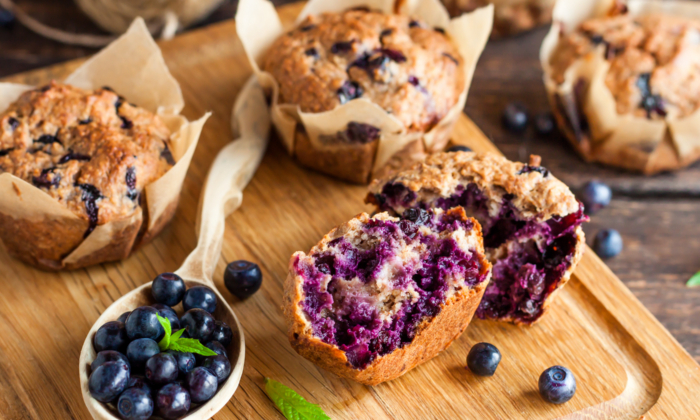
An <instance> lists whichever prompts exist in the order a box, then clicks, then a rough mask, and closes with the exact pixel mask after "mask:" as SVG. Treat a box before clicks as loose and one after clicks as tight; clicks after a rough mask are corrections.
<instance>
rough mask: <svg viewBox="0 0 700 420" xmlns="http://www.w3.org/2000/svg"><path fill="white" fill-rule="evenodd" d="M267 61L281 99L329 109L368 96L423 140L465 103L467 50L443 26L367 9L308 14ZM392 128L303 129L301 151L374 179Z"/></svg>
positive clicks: (334, 168) (305, 158)
mask: <svg viewBox="0 0 700 420" xmlns="http://www.w3.org/2000/svg"><path fill="white" fill-rule="evenodd" d="M261 67H262V70H264V71H266V72H268V73H270V74H271V75H272V77H273V78H274V79H275V80H276V81H277V82H278V83H279V102H280V104H292V105H298V106H299V109H300V110H301V111H302V112H304V113H321V112H325V111H331V110H333V109H335V108H336V107H338V106H340V105H343V104H346V103H348V102H350V101H353V100H356V99H358V98H361V99H365V100H368V101H371V102H372V103H374V104H376V105H378V106H379V107H381V108H382V109H383V110H384V111H385V112H387V113H388V114H390V115H391V116H393V117H395V118H396V120H397V121H398V122H399V124H400V126H399V127H398V129H399V131H401V130H405V131H406V132H407V133H413V134H416V135H418V137H417V139H418V140H420V138H419V137H420V135H421V134H423V133H426V132H428V131H430V130H431V129H432V128H434V127H435V126H436V124H437V123H438V122H439V121H441V120H442V119H443V118H444V117H445V116H446V115H447V114H448V111H449V110H450V109H451V108H452V107H453V106H455V104H457V103H458V101H459V99H460V95H461V94H462V92H463V90H464V87H465V77H464V69H463V67H464V63H463V59H462V56H461V55H460V53H459V51H458V49H457V47H456V45H455V44H454V43H453V42H452V41H451V39H450V38H449V36H448V35H447V34H446V32H445V30H444V29H443V28H433V27H430V26H429V25H427V24H426V23H424V22H421V21H419V20H416V19H413V18H411V17H409V16H406V15H397V14H385V13H382V12H380V11H374V10H369V9H366V8H354V9H350V10H346V11H343V12H339V13H337V12H335V13H322V14H319V15H310V16H308V17H306V18H305V19H304V20H303V21H302V22H301V23H300V24H299V25H298V26H297V27H296V28H295V29H293V30H292V31H290V32H287V33H285V34H283V35H282V36H280V37H279V38H278V39H277V40H276V41H275V42H274V43H273V44H272V45H271V46H270V48H269V50H268V53H266V55H265V59H264V62H263V63H262V66H261ZM385 134H394V133H383V132H382V130H381V128H380V127H376V126H373V125H372V124H368V123H367V122H366V121H365V122H363V121H349V122H348V123H347V126H346V127H345V128H344V129H342V130H339V131H338V132H337V133H332V134H324V135H323V136H322V137H320V138H319V139H317V140H316V141H313V139H311V138H310V137H309V136H308V133H306V132H305V131H304V130H303V128H299V129H298V131H297V134H296V141H295V142H296V146H295V151H294V153H295V156H296V157H297V159H298V160H299V161H300V162H301V163H303V164H304V165H306V166H309V167H312V168H314V169H317V170H320V171H322V172H326V173H330V174H332V175H336V176H339V177H342V178H344V179H347V180H350V181H354V182H359V183H367V182H368V181H369V177H370V173H371V171H372V170H373V163H374V159H375V155H376V154H377V150H378V144H379V140H380V137H381V136H382V135H385ZM445 137H446V136H445ZM446 141H447V138H445V139H444V141H443V140H442V139H441V141H440V142H441V144H442V145H444V143H445V142H446ZM420 143H421V145H420V149H422V147H423V146H422V141H421V142H420Z"/></svg>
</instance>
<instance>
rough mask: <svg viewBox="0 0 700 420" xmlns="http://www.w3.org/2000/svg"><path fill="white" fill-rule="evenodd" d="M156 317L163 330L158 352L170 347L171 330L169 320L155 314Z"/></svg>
mask: <svg viewBox="0 0 700 420" xmlns="http://www.w3.org/2000/svg"><path fill="white" fill-rule="evenodd" d="M156 316H157V317H158V322H160V325H162V326H163V329H164V330H165V335H164V336H163V339H162V340H160V343H158V347H159V348H160V351H165V350H167V349H168V347H169V346H170V334H171V333H172V332H173V330H172V328H171V327H170V320H169V319H168V318H163V317H162V316H160V315H158V314H156Z"/></svg>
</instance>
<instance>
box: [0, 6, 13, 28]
mask: <svg viewBox="0 0 700 420" xmlns="http://www.w3.org/2000/svg"><path fill="white" fill-rule="evenodd" d="M14 23H15V14H14V13H12V12H11V11H10V10H7V9H4V8H2V7H0V27H2V28H9V27H10V26H12V25H13V24H14Z"/></svg>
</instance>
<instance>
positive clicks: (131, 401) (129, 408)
mask: <svg viewBox="0 0 700 420" xmlns="http://www.w3.org/2000/svg"><path fill="white" fill-rule="evenodd" d="M117 411H118V412H119V416H120V417H121V418H122V419H124V420H146V419H148V418H149V417H151V415H152V414H153V400H152V399H151V395H150V394H149V393H147V392H145V391H144V390H142V389H139V388H129V389H127V390H126V391H124V392H122V395H120V396H119V400H117Z"/></svg>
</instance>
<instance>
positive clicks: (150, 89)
mask: <svg viewBox="0 0 700 420" xmlns="http://www.w3.org/2000/svg"><path fill="white" fill-rule="evenodd" d="M57 86H58V87H57ZM60 86H63V88H64V89H65V90H66V91H73V92H86V91H89V92H92V93H91V94H93V93H94V95H93V96H92V97H90V98H89V100H93V99H94V97H96V96H99V95H111V96H109V97H110V98H111V97H114V98H117V97H118V98H119V99H118V101H117V104H118V105H115V108H116V110H117V111H116V115H117V116H118V115H119V112H120V111H119V110H120V109H127V111H122V112H134V118H142V117H143V115H150V116H152V115H153V114H155V115H156V116H157V118H155V117H153V118H154V119H153V121H157V122H158V125H159V127H164V128H163V129H162V130H161V132H165V131H164V130H167V131H168V132H169V133H170V137H169V143H168V141H167V140H163V145H162V146H161V147H163V148H164V149H163V151H162V152H161V158H163V159H166V160H167V161H168V162H169V165H168V166H166V168H167V170H165V169H163V170H162V175H160V176H159V177H158V178H157V179H154V180H151V181H152V182H149V183H148V184H147V185H140V186H139V188H140V190H139V191H136V190H135V189H134V191H133V195H132V196H131V199H132V200H133V201H134V203H138V204H134V206H133V211H131V212H124V213H123V214H120V213H118V212H115V213H114V214H112V215H111V217H110V218H109V220H103V221H99V222H97V221H95V220H99V219H98V218H97V216H95V220H93V219H92V218H91V217H90V210H87V212H88V217H85V216H84V215H83V216H82V217H81V214H78V212H76V211H72V210H71V209H70V208H69V207H68V205H67V204H61V203H60V202H59V199H57V198H54V197H52V196H51V195H49V194H48V193H47V192H46V191H45V190H42V189H41V188H39V187H38V186H37V185H39V186H41V185H42V182H39V181H36V178H34V179H31V178H30V181H31V182H27V181H25V180H23V179H22V178H20V177H17V176H15V175H13V174H12V173H10V171H0V238H1V239H2V241H3V243H4V245H5V248H6V249H7V251H8V252H9V253H10V254H11V255H13V256H14V257H16V258H18V259H21V260H23V261H25V262H27V263H29V264H31V265H33V266H36V267H38V268H42V269H47V270H61V269H75V268H79V267H85V266H89V265H93V264H98V263H103V262H108V261H116V260H120V259H123V258H125V257H127V256H128V255H129V254H130V253H131V251H132V250H134V249H135V248H137V247H138V246H139V245H141V244H143V243H146V242H148V241H149V240H151V239H152V238H153V237H154V236H155V235H157V234H158V233H159V232H160V231H161V230H162V229H163V227H164V226H165V225H166V224H167V223H168V222H169V221H170V220H171V219H172V217H173V215H174V213H175V210H176V208H177V204H178V200H179V196H180V190H181V188H182V184H183V181H184V179H185V175H186V173H187V169H188V167H189V165H190V162H191V160H192V155H193V154H194V150H195V148H196V146H197V142H198V140H199V136H200V133H201V131H202V127H203V126H204V123H205V121H206V120H207V118H208V117H209V114H207V115H205V116H203V117H202V118H200V119H199V120H197V121H194V122H189V121H188V120H187V119H186V118H185V117H183V116H181V115H180V111H181V110H182V108H183V107H184V100H183V97H182V92H181V90H180V86H179V85H178V83H177V81H176V80H175V78H174V77H173V76H172V75H171V74H170V72H169V71H168V68H167V66H166V64H165V61H164V59H163V56H162V55H161V51H160V49H159V48H158V46H157V45H156V43H155V42H154V40H153V38H152V37H151V35H150V34H149V32H148V30H147V28H146V25H145V23H144V22H143V20H142V19H137V20H135V21H134V23H133V24H132V25H131V27H130V28H129V30H128V31H127V32H126V33H125V34H124V35H122V36H121V37H120V38H118V39H117V40H115V41H114V42H113V43H112V44H110V45H109V46H107V47H106V48H105V49H103V50H102V51H101V52H100V53H98V54H97V55H95V56H94V57H92V58H91V59H89V60H88V61H86V62H85V63H84V64H83V65H82V66H80V67H79V68H78V69H77V70H76V71H75V72H73V74H71V75H70V76H69V77H68V78H67V79H66V80H65V81H64V82H63V84H60V85H59V84H57V83H55V82H52V83H51V84H50V85H48V86H47V87H45V88H42V89H37V88H34V87H32V86H25V85H18V84H11V83H0V113H5V112H6V111H8V109H10V110H11V109H13V108H10V107H11V106H13V104H14V103H15V102H16V101H18V99H20V100H26V98H27V97H31V95H33V93H31V92H36V95H38V96H41V93H40V92H48V91H50V90H51V89H54V88H55V89H61V87H60ZM112 89H113V90H112ZM30 91H31V92H30ZM95 92H96V93H95ZM112 92H114V93H112ZM25 94H26V95H25ZM117 94H118V95H117ZM27 95H29V96H27ZM98 99H99V98H98ZM97 102H99V100H96V102H90V103H89V104H91V105H90V106H96V105H94V104H95V103H97ZM127 104H128V106H126V105H127ZM131 104H136V105H131ZM125 106H126V108H125ZM120 107H122V108H120ZM91 109H92V110H94V108H91ZM92 110H91V111H88V112H90V113H91V114H90V115H93V114H92V112H93V111H92ZM143 110H145V111H143ZM141 111H143V112H141ZM112 112H113V113H114V111H112ZM50 115H51V116H52V118H53V117H55V119H56V120H57V121H65V120H67V119H69V118H72V117H68V116H66V115H63V114H59V115H53V114H50ZM5 119H6V120H7V119H8V118H7V117H6V118H5ZM10 120H14V121H12V122H13V123H14V124H15V125H17V124H18V123H17V122H16V121H17V120H16V119H14V118H10ZM123 121H124V122H123V126H122V128H131V127H132V126H131V124H133V122H132V121H129V120H124V119H123ZM139 121H141V120H139ZM91 122H92V120H88V121H85V122H83V121H81V122H80V125H82V124H88V125H89V124H90V123H91ZM23 124H24V123H23ZM40 124H43V121H42V122H40ZM21 128H22V129H25V128H26V127H24V126H22V127H21ZM60 128H61V126H60V125H59V126H58V129H60ZM147 128H148V130H151V127H150V126H148V127H147ZM153 130H154V131H157V128H155V127H154V128H153ZM87 133H88V134H90V135H92V134H95V133H93V132H91V131H88V132H87ZM98 134H99V130H98V133H97V134H95V135H98ZM149 134H150V132H149ZM42 137H43V136H42ZM48 137H51V136H48ZM56 138H58V131H57V134H56V137H55V138H54V140H53V141H55V142H58V143H60V141H58V140H55V139H56ZM83 140H84V139H83ZM33 141H34V142H37V141H39V142H41V143H45V142H44V141H42V140H41V139H39V140H36V139H34V140H33ZM91 141H92V140H85V142H86V143H88V144H90V142H91ZM120 150H123V149H119V148H118V147H117V148H116V149H114V150H113V151H112V152H111V153H110V154H109V156H110V159H111V158H112V156H113V155H114V153H119V152H120ZM67 152H68V155H71V156H70V157H68V155H66V156H63V158H65V160H64V159H63V158H62V159H61V161H60V162H59V163H65V162H67V161H70V160H71V159H76V160H87V161H89V160H90V159H97V158H101V157H104V156H105V155H101V156H99V157H95V156H92V157H89V156H82V155H80V154H76V153H73V151H71V150H67ZM166 153H167V156H165V155H164V154H166ZM164 156H165V157H164ZM138 158H139V156H125V157H124V159H135V160H138ZM130 162H131V161H130ZM69 163H70V162H69ZM104 171H105V173H107V174H109V175H110V176H112V175H113V171H112V168H110V167H107V168H105V169H104ZM127 172H129V169H127ZM160 173H161V172H159V174H160ZM43 175H44V174H43V172H42V176H43ZM121 175H123V174H121V173H120V176H121ZM138 176H139V175H138V174H135V175H134V174H133V173H132V174H128V175H127V179H126V180H124V179H122V178H120V181H121V182H126V183H127V185H129V188H132V185H131V184H133V185H137V181H136V179H135V177H138ZM129 177H131V179H129ZM76 179H77V178H76ZM111 179H112V178H110V181H107V182H111ZM40 181H41V180H40ZM58 182H60V179H58V180H56V183H58ZM76 182H77V181H76ZM139 182H141V183H142V184H143V183H145V182H146V181H139ZM53 186H56V185H53ZM76 186H78V185H76ZM81 188H83V187H82V186H81ZM85 188H87V187H85ZM98 196H99V198H96V199H92V200H91V201H92V202H91V203H90V205H96V206H97V210H96V211H95V212H94V214H95V215H98V214H99V206H100V202H101V200H106V201H108V202H110V203H111V202H112V201H113V197H111V196H109V194H102V193H101V195H98ZM76 201H77V200H76ZM83 201H86V199H85V198H83ZM87 201H89V200H87ZM95 203H96V204H95ZM85 206H86V208H87V207H88V204H85Z"/></svg>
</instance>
